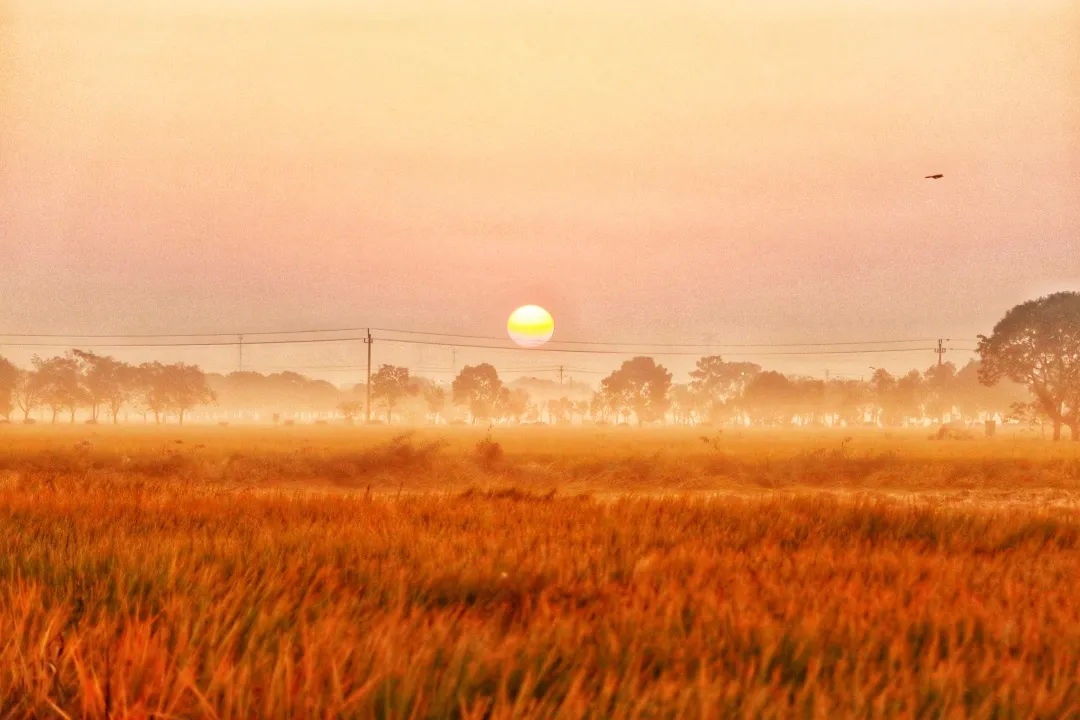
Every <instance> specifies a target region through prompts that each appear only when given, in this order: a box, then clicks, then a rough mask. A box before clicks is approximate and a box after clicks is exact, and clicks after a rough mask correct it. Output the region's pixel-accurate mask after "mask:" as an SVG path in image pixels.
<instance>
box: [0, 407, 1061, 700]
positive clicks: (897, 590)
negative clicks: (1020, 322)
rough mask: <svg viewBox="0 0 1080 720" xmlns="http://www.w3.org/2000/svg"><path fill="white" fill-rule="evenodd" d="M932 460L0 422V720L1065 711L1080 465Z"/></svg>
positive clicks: (644, 437)
mask: <svg viewBox="0 0 1080 720" xmlns="http://www.w3.org/2000/svg"><path fill="white" fill-rule="evenodd" d="M929 434H930V431H929V430H927V431H925V432H904V433H900V432H894V433H891V434H886V433H884V432H869V431H864V432H855V433H848V432H841V431H836V432H824V431H806V432H789V433H774V432H739V431H734V430H725V431H724V432H723V433H722V434H717V433H716V431H715V430H713V431H707V430H701V429H698V430H688V429H655V430H637V429H633V428H625V429H624V428H596V429H588V430H580V429H564V428H550V427H535V428H515V429H502V428H496V429H495V430H494V431H493V433H492V435H491V440H492V441H493V442H496V443H498V444H499V447H498V448H495V447H494V446H493V445H491V444H489V443H487V442H485V438H486V431H485V430H482V429H474V428H451V429H443V430H434V429H427V430H418V431H416V432H415V433H413V434H411V435H408V436H405V437H402V436H401V431H400V430H395V429H392V428H334V427H289V428H263V429H244V428H196V427H192V428H183V429H181V428H175V427H173V428H119V429H117V428H107V427H86V426H75V427H57V428H48V427H21V426H2V427H0V443H3V445H2V448H3V449H2V450H0V717H12V718H19V717H65V716H67V717H91V718H94V717H98V718H103V717H107V716H111V717H185V718H186V717H211V718H214V717H216V718H226V717H228V718H294V717H312V718H314V717H358V718H398V717H400V718H406V717H430V718H439V717H494V718H509V717H552V716H554V717H567V718H577V717H591V718H607V717H775V718H783V717H820V718H834V717H898V718H899V717H905V718H906V717H949V718H953V717H955V718H961V717H980V718H991V717H993V718H1010V717H1016V718H1020V717H1044V718H1060V717H1080V684H1078V683H1077V678H1078V677H1080V600H1078V598H1080V573H1078V572H1077V568H1078V567H1080V509H1078V508H1077V505H1076V500H1077V499H1078V498H1080V444H1073V443H1060V444H1057V445H1052V444H1051V443H1048V442H1044V441H1040V440H1038V439H1034V438H1010V437H1008V436H1007V435H1006V436H1003V437H999V438H996V439H994V440H983V439H977V440H955V441H932V440H928V439H927V435H929ZM702 436H704V437H705V438H706V439H705V440H703V439H702ZM849 438H850V439H849Z"/></svg>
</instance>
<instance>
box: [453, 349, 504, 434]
mask: <svg viewBox="0 0 1080 720" xmlns="http://www.w3.org/2000/svg"><path fill="white" fill-rule="evenodd" d="M501 388H502V380H500V379H499V374H498V373H497V372H496V371H495V368H494V367H492V366H491V365H489V364H487V363H480V364H479V365H466V366H465V367H463V368H462V369H461V372H460V373H458V376H457V377H456V378H454V382H453V384H452V385H451V390H452V392H453V397H454V402H455V403H458V404H459V405H467V406H468V408H469V414H470V415H472V421H473V422H476V421H477V420H487V419H489V418H491V417H492V415H493V413H494V411H495V404H496V403H497V402H498V399H499V390H500V389H501Z"/></svg>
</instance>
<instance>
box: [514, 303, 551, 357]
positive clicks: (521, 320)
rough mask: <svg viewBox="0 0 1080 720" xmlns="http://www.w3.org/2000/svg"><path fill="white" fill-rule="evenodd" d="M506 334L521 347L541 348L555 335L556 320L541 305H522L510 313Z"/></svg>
mask: <svg viewBox="0 0 1080 720" xmlns="http://www.w3.org/2000/svg"><path fill="white" fill-rule="evenodd" d="M506 332H507V333H509V335H510V339H511V340H513V341H514V342H516V343H517V344H518V345H520V346H521V347H527V348H532V347H539V346H541V345H543V344H544V343H546V342H547V341H548V340H550V339H551V336H552V335H553V334H554V333H555V319H554V318H553V317H551V313H549V312H548V311H547V310H545V309H544V308H542V307H540V306H539V305H522V306H521V307H519V308H518V309H517V310H515V311H514V312H512V313H510V318H509V319H508V320H507V321H506Z"/></svg>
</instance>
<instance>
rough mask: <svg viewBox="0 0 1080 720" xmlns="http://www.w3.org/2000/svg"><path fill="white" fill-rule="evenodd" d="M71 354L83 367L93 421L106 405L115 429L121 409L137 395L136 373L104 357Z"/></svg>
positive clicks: (117, 361) (77, 351) (128, 366)
mask: <svg viewBox="0 0 1080 720" xmlns="http://www.w3.org/2000/svg"><path fill="white" fill-rule="evenodd" d="M72 352H73V353H74V355H75V357H76V359H78V361H79V363H80V364H81V366H82V373H83V384H84V387H85V389H86V399H87V401H88V402H89V404H90V417H91V418H93V420H95V421H96V420H97V419H98V409H99V408H100V407H101V406H102V405H104V406H105V407H106V408H107V409H108V410H109V413H110V414H111V415H112V421H113V424H114V425H115V424H116V423H117V422H118V418H119V415H120V408H122V407H123V405H124V403H126V402H127V401H128V399H129V398H130V397H131V396H132V395H133V394H134V393H135V390H136V382H135V372H134V369H133V368H132V367H131V366H130V365H128V364H127V363H125V362H121V361H119V360H116V359H114V358H111V357H108V356H105V355H96V354H94V353H92V352H86V351H84V350H73V351H72Z"/></svg>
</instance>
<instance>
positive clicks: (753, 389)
mask: <svg viewBox="0 0 1080 720" xmlns="http://www.w3.org/2000/svg"><path fill="white" fill-rule="evenodd" d="M742 403H743V406H744V407H745V408H746V411H747V412H748V413H749V414H750V417H751V419H752V420H754V421H755V422H758V423H761V424H763V425H786V424H788V423H789V422H791V418H792V417H793V416H794V415H795V411H796V403H797V395H796V386H795V383H793V382H792V381H791V380H789V379H788V378H787V377H786V376H784V375H782V374H780V373H778V372H773V371H771V370H769V371H766V372H763V373H759V374H758V375H755V376H754V379H753V380H751V381H750V383H749V384H748V385H747V386H746V390H745V391H743V396H742Z"/></svg>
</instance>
